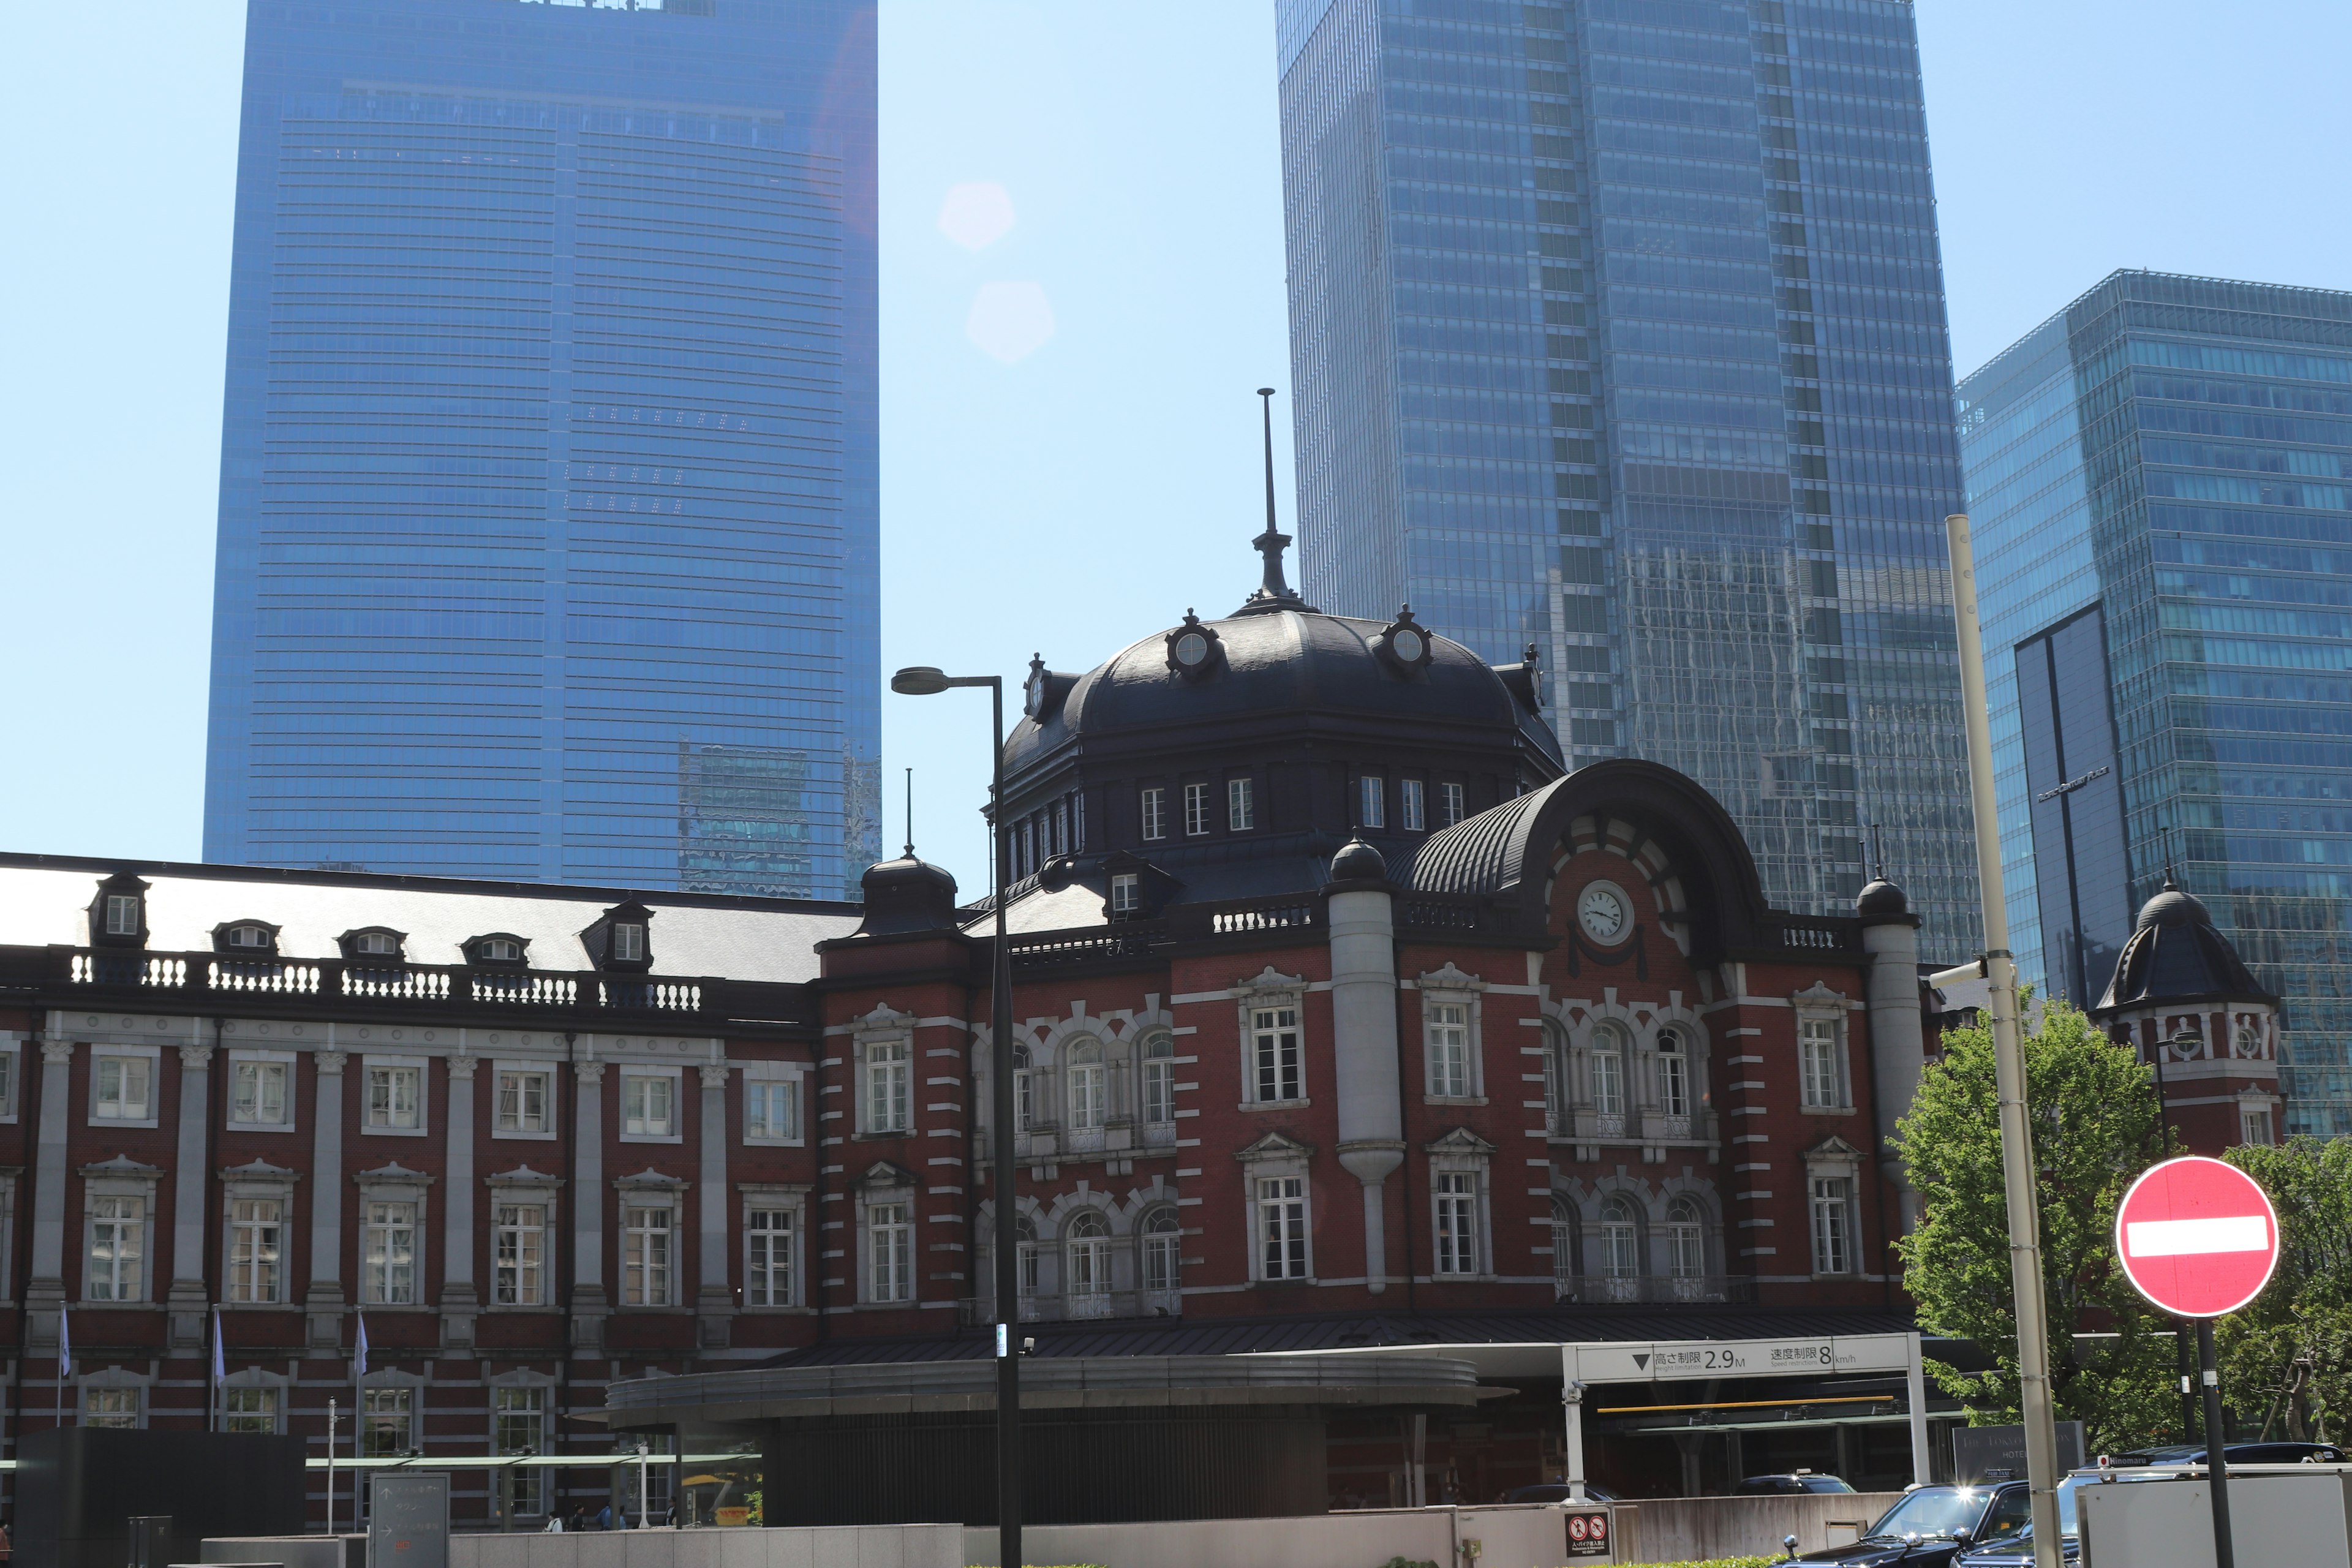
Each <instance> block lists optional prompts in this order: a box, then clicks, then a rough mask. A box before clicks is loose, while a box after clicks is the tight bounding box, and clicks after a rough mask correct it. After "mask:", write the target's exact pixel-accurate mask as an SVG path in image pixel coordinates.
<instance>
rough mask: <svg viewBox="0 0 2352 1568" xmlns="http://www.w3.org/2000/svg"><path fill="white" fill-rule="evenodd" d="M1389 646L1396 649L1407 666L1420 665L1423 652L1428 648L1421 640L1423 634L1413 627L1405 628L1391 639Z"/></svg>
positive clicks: (1397, 654) (1398, 655)
mask: <svg viewBox="0 0 2352 1568" xmlns="http://www.w3.org/2000/svg"><path fill="white" fill-rule="evenodd" d="M1389 646H1390V647H1392V648H1394V649H1396V656H1397V657H1398V658H1401V659H1402V660H1404V661H1405V663H1407V664H1417V663H1419V662H1420V661H1421V656H1422V653H1423V649H1425V648H1426V647H1428V645H1427V644H1426V643H1424V642H1423V641H1422V640H1421V634H1420V633H1419V632H1417V631H1414V630H1413V629H1412V627H1411V626H1407V627H1405V628H1404V629H1403V630H1402V631H1400V632H1398V633H1397V634H1396V636H1395V637H1391V638H1390V639H1389Z"/></svg>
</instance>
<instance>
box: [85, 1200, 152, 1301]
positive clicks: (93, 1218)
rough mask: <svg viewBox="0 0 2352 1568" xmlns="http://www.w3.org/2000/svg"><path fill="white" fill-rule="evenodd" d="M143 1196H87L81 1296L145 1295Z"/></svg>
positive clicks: (125, 1297)
mask: <svg viewBox="0 0 2352 1568" xmlns="http://www.w3.org/2000/svg"><path fill="white" fill-rule="evenodd" d="M146 1253H147V1200H146V1199H145V1198H143V1197H136V1196H131V1195H128V1194H122V1195H109V1194H100V1195H99V1196H96V1197H93V1198H91V1199H90V1200H89V1272H88V1274H87V1275H86V1277H85V1278H84V1280H83V1286H82V1299H83V1300H88V1301H143V1300H146V1299H147V1279H146V1273H145V1267H146Z"/></svg>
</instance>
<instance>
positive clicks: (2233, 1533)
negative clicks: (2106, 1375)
mask: <svg viewBox="0 0 2352 1568" xmlns="http://www.w3.org/2000/svg"><path fill="white" fill-rule="evenodd" d="M2143 1473H2144V1472H2143ZM2074 1497H2075V1506H2076V1507H2077V1509H2078V1510H2080V1512H2081V1515H2082V1523H2083V1568H2093V1565H2094V1564H2095V1565H2096V1568H2213V1556H2214V1553H2213V1499H2212V1493H2211V1491H2210V1489H2208V1487H2207V1485H2206V1483H2205V1481H2204V1480H2202V1479H2197V1480H2177V1481H2175V1480H2163V1481H2150V1482H2147V1483H2145V1484H2135V1485H2123V1484H2120V1483H2119V1484H2117V1485H2115V1486H2107V1487H2084V1488H2082V1489H2079V1490H2077V1491H2076V1492H2075V1494H2074ZM2230 1540H2231V1545H2232V1546H2233V1547H2234V1548H2235V1552H2236V1557H2237V1562H2238V1568H2347V1564H2352V1471H2347V1469H2346V1468H2344V1467H2342V1466H2336V1465H2329V1466H2326V1467H2325V1468H2321V1467H2316V1466H2314V1467H2310V1468H2305V1467H2302V1466H2295V1467H2292V1468H2289V1467H2284V1466H2283V1467H2280V1468H2276V1469H2265V1470H2261V1471H2253V1472H2241V1471H2239V1470H2236V1469H2234V1468H2233V1469H2232V1470H2231V1472H2230Z"/></svg>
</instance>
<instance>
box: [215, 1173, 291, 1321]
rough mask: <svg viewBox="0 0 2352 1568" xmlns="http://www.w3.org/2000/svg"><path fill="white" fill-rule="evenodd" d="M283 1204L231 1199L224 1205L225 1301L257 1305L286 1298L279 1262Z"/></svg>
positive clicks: (262, 1199) (265, 1199) (263, 1199)
mask: <svg viewBox="0 0 2352 1568" xmlns="http://www.w3.org/2000/svg"><path fill="white" fill-rule="evenodd" d="M285 1223H286V1205H285V1201H284V1200H283V1199H280V1198H268V1197H253V1198H244V1197H233V1198H231V1199H230V1200H229V1205H228V1299H229V1300H232V1301H238V1302H246V1303H257V1302H263V1301H282V1300H285V1299H286V1295H285V1291H286V1279H285V1268H284V1262H283V1237H284V1234H285Z"/></svg>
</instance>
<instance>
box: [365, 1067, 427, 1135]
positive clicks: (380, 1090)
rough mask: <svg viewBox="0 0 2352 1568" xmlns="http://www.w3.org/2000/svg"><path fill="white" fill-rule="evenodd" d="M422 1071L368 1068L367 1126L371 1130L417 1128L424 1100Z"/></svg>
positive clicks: (415, 1069) (417, 1069) (414, 1069)
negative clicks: (418, 1112) (418, 1115)
mask: <svg viewBox="0 0 2352 1568" xmlns="http://www.w3.org/2000/svg"><path fill="white" fill-rule="evenodd" d="M424 1076H425V1073H424V1069H423V1068H397V1067H380V1068H379V1067H372V1068H368V1109H367V1124H368V1125H369V1126H370V1127H393V1128H404V1129H405V1128H414V1127H415V1126H416V1125H417V1114H416V1112H417V1107H418V1106H419V1105H420V1104H422V1103H423V1100H424V1094H423V1089H424V1082H423V1079H424Z"/></svg>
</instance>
